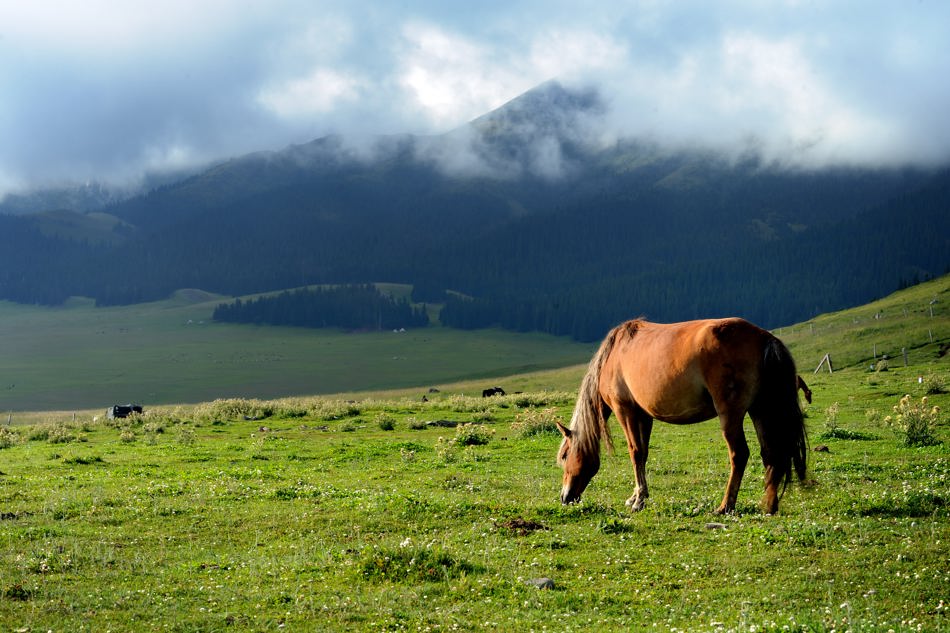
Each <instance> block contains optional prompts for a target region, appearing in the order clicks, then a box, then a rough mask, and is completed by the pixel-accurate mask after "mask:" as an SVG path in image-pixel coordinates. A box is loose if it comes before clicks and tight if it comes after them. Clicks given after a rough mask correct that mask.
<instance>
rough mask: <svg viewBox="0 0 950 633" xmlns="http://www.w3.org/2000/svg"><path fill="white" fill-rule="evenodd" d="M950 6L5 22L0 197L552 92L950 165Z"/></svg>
mask: <svg viewBox="0 0 950 633" xmlns="http://www.w3.org/2000/svg"><path fill="white" fill-rule="evenodd" d="M948 42H950V4H948V3H945V2H943V1H942V0H921V1H919V2H914V3H899V2H894V3H878V2H871V3H868V2H836V3H818V4H811V3H799V2H791V1H789V2H772V3H764V2H751V1H741V0H734V1H731V2H717V3H706V2H699V1H696V2H689V1H686V2H682V1H678V2H666V1H663V0H642V1H628V2H620V3H604V2H567V1H564V2H551V1H550V0H544V1H542V0H510V1H506V2H501V1H495V0H489V1H486V2H482V3H469V4H468V5H459V4H457V3H445V2H441V1H436V0H432V1H423V0H410V1H409V2H406V3H377V2H368V1H362V0H347V1H345V2H344V1H342V0H324V1H321V2H309V1H304V0H279V1H276V2H269V3H260V2H254V1H253V0H232V1H225V0H209V1H207V2H190V1H169V2H162V3H154V2H144V1H136V0H133V1H129V2H122V3H117V2H109V1H107V0H93V1H91V2H84V3H73V2H66V1H65V0H62V1H54V0H34V1H32V2H28V3H27V2H17V3H3V5H0V95H2V98H0V195H2V194H3V193H4V192H6V191H11V190H15V189H21V188H26V187H30V186H42V185H47V184H53V183H57V182H61V181H85V180H91V179H92V180H100V181H106V182H123V181H124V182H129V181H134V180H135V179H136V178H138V177H140V176H141V174H142V173H144V172H145V171H147V170H155V169H167V168H177V167H181V166H186V165H188V164H197V163H201V162H204V161H209V160H214V159H220V158H225V157H228V156H233V155H236V154H241V153H245V152H250V151H254V150H259V149H276V148H280V147H282V146H284V145H287V144H289V143H301V142H305V141H307V140H310V139H312V138H315V137H318V136H321V135H324V134H327V133H341V134H347V133H354V134H361V135H367V134H394V133H402V132H410V133H422V134H435V133H441V132H445V131H448V130H450V129H453V128H456V127H458V126H460V125H462V124H464V123H466V122H467V121H470V120H472V119H474V118H476V117H477V116H479V115H481V114H484V113H485V112H487V111H489V110H491V109H494V108H496V107H498V106H500V105H501V104H503V103H505V102H506V101H508V100H510V99H512V98H514V97H516V96H517V95H518V94H520V93H522V92H524V91H526V90H528V89H530V88H531V87H533V86H535V85H537V84H539V83H541V82H543V81H545V80H547V79H551V78H561V79H563V80H565V81H568V82H573V81H576V82H581V83H584V84H586V85H594V86H596V87H597V88H598V90H600V92H601V94H602V95H603V96H604V98H605V100H606V102H607V103H608V106H609V110H608V112H607V114H606V120H605V124H606V126H607V127H606V128H605V132H606V133H607V134H608V135H611V136H613V137H622V136H645V137H649V138H652V139H654V140H658V141H661V142H666V143H674V144H678V145H687V144H695V143H701V144H705V145H711V146H713V147H718V148H723V149H732V150H733V151H745V150H749V149H755V150H757V151H760V152H762V153H763V154H764V155H765V156H766V157H767V158H769V159H773V160H777V161H780V162H786V163H789V164H829V163H848V164H892V165H895V164H902V163H908V162H913V163H925V164H927V163H934V162H938V161H946V160H948V159H950V126H948V125H947V124H946V112H948V111H950V83H948V82H947V81H946V77H948V76H950V54H948V53H950V50H948V48H950V44H948Z"/></svg>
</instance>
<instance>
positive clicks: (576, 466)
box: [557, 422, 600, 504]
mask: <svg viewBox="0 0 950 633" xmlns="http://www.w3.org/2000/svg"><path fill="white" fill-rule="evenodd" d="M557 428H558V429H559V430H560V431H561V435H563V436H564V440H563V441H561V447H560V448H559V449H558V451H557V463H558V466H560V467H561V468H563V469H564V480H563V482H562V483H561V503H563V504H568V503H575V502H577V501H580V499H581V493H583V492H584V490H585V489H586V488H587V484H589V483H590V480H591V479H593V477H594V475H596V474H597V471H598V470H600V454H599V453H598V452H597V451H584V450H582V447H581V446H580V443H579V442H576V441H574V440H575V439H576V438H575V437H574V432H573V431H571V429H569V428H567V427H566V426H564V425H563V424H561V423H560V422H558V423H557Z"/></svg>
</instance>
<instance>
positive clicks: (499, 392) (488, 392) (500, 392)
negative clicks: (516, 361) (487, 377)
mask: <svg viewBox="0 0 950 633" xmlns="http://www.w3.org/2000/svg"><path fill="white" fill-rule="evenodd" d="M504 395H505V390H504V389H502V388H501V387H492V388H491V389H485V390H484V391H482V398H488V397H491V396H504Z"/></svg>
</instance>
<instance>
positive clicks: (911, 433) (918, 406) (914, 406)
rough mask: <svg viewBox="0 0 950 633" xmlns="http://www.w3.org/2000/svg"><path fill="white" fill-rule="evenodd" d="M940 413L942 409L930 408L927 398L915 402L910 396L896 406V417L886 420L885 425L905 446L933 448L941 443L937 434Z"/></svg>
mask: <svg viewBox="0 0 950 633" xmlns="http://www.w3.org/2000/svg"><path fill="white" fill-rule="evenodd" d="M940 413H941V411H940V407H932V406H930V404H929V403H928V402H927V396H924V397H923V398H921V399H920V401H919V402H915V401H914V400H913V399H912V398H911V397H910V394H908V395H905V396H904V397H903V398H901V400H900V402H899V403H898V404H896V405H894V415H889V416H887V417H886V418H884V424H885V425H886V426H888V427H889V428H890V429H891V430H892V431H894V433H896V434H897V436H898V438H900V439H901V441H902V442H903V443H904V445H905V446H933V445H935V444H939V443H940V440H939V439H937V436H936V434H935V431H936V428H937V423H938V422H939V421H940Z"/></svg>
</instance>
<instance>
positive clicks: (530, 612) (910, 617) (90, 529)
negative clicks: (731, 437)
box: [0, 278, 950, 632]
mask: <svg viewBox="0 0 950 633" xmlns="http://www.w3.org/2000/svg"><path fill="white" fill-rule="evenodd" d="M948 285H950V283H948V280H947V279H946V278H944V279H942V280H938V281H936V282H931V283H929V284H922V285H921V286H917V287H914V288H911V289H908V290H906V291H903V292H901V293H898V294H896V295H894V296H892V297H890V298H888V299H887V300H884V301H882V302H879V303H878V304H873V305H871V306H865V307H862V308H858V309H855V310H852V311H844V312H841V313H836V314H832V315H825V316H823V317H820V318H818V319H815V320H814V321H812V322H809V323H805V324H800V325H796V326H794V327H789V328H783V330H782V331H781V332H780V335H781V336H782V338H783V339H785V340H786V341H787V342H789V344H790V347H791V348H792V351H793V353H794V354H795V355H796V358H797V359H798V362H799V368H800V370H801V373H802V375H803V376H804V377H805V378H806V380H807V381H808V382H809V384H810V386H811V387H812V389H813V391H814V401H813V403H812V404H811V405H806V406H805V410H806V413H807V422H808V425H809V436H810V443H811V446H812V448H813V449H820V450H813V451H811V452H810V453H809V460H810V461H809V477H808V481H807V483H806V484H805V485H799V484H795V485H793V486H791V487H790V488H789V490H788V491H787V493H786V495H785V496H784V498H783V500H782V504H781V507H780V510H779V513H778V514H777V515H775V516H764V515H762V514H761V512H760V510H759V506H758V503H759V499H760V495H761V492H762V475H763V473H762V466H761V464H760V463H758V462H757V461H755V460H754V459H753V460H751V461H750V468H749V469H748V471H747V473H746V477H745V479H744V481H743V485H742V489H741V492H740V496H739V504H738V509H737V512H736V513H735V514H732V515H729V516H725V517H722V516H716V515H713V514H712V513H713V510H714V509H715V508H716V506H717V505H718V503H719V501H720V499H721V496H722V491H723V487H724V486H725V482H726V478H727V474H728V472H727V471H728V458H727V455H726V449H725V445H724V443H723V441H722V439H721V437H720V435H719V431H718V426H717V424H716V423H715V422H707V423H703V424H699V425H693V426H687V427H677V426H673V425H666V424H661V423H658V424H657V425H656V427H655V429H654V432H653V441H652V443H651V454H650V462H649V464H648V475H649V477H650V487H651V497H650V499H649V501H648V502H647V506H646V508H645V509H644V510H643V511H642V512H640V513H637V514H630V513H629V512H628V511H626V509H625V507H624V500H625V499H626V498H627V497H628V496H629V495H630V494H631V492H632V488H633V473H632V469H631V467H630V464H629V461H628V459H627V456H626V450H625V449H624V447H623V445H622V439H621V434H620V433H619V432H618V431H617V427H616V425H614V429H615V433H614V435H615V440H616V441H617V443H618V447H617V450H616V451H615V452H614V453H612V454H606V453H605V454H604V462H603V465H602V467H601V471H600V473H599V474H598V475H597V476H596V477H595V478H594V480H593V482H592V484H591V486H590V487H589V488H588V490H587V492H586V494H585V496H584V500H583V501H582V502H581V503H580V504H577V505H573V506H567V507H565V506H561V504H560V503H559V501H558V493H559V489H560V470H559V469H558V468H557V466H556V465H555V461H554V457H555V451H556V448H557V446H558V444H559V441H560V436H559V435H558V434H557V433H556V431H552V428H553V421H554V420H555V419H558V420H561V421H564V422H566V421H567V420H568V418H569V415H570V410H571V408H572V406H573V400H574V396H575V393H576V389H577V384H578V381H579V379H580V375H581V372H582V368H581V367H578V366H576V365H574V366H571V367H568V368H566V369H561V370H557V371H550V372H534V373H527V374H523V375H519V376H517V377H509V378H506V379H505V381H504V382H503V383H502V384H503V385H504V386H505V387H506V389H508V391H509V395H507V396H503V397H495V398H481V397H477V396H475V395H474V394H476V393H477V391H480V387H481V386H484V385H486V384H492V383H493V382H495V381H493V380H491V379H485V380H472V381H469V382H464V383H457V384H444V383H439V385H438V386H439V391H438V392H431V393H429V392H428V390H427V389H426V388H422V387H419V386H418V385H417V386H416V388H413V389H408V390H402V391H386V392H373V393H361V394H344V395H335V396H322V397H318V396H313V397H292V398H279V399H219V400H215V401H209V402H204V403H200V404H187V405H184V404H183V405H168V406H155V407H151V408H149V409H148V410H147V412H146V414H145V415H142V416H137V417H135V418H131V419H127V420H111V421H110V420H104V419H101V417H100V418H99V419H93V413H92V412H82V411H81V412H79V413H77V414H73V413H69V412H67V413H33V414H30V415H29V416H26V415H24V416H17V415H15V416H14V417H13V423H12V424H10V425H0V473H2V474H0V630H12V631H47V630H52V631H82V630H90V631H92V630H95V631H104V630H112V631H150V630H162V631H269V630H273V631H281V630H292V631H300V630H303V631H309V630H313V631H324V630H340V631H349V630H360V631H364V630H365V631H403V630H405V631H454V630H465V631H468V630H473V631H474V630H479V631H482V630H489V631H490V630H497V631H544V630H547V631H590V630H597V631H639V630H656V631H749V632H751V631H831V630H835V631H889V630H893V631H946V630H950V614H948V611H950V420H948V417H947V414H946V411H947V410H948V408H950V394H948V393H947V392H948V391H950V371H948V368H950V365H948V363H950V361H948V358H947V356H946V355H944V356H940V350H941V348H944V349H945V348H946V346H947V344H948V342H950V329H948V325H950V317H948V315H950V296H948V291H950V289H948ZM934 298H936V299H937V302H936V303H935V304H931V303H930V301H932V300H933V299H934ZM931 307H933V316H931V315H930V309H931ZM905 311H906V312H905ZM875 316H877V317H878V318H875ZM486 335H487V334H486ZM931 337H932V338H933V342H931V341H930V339H931ZM873 346H877V350H876V351H877V353H878V356H881V355H883V354H885V353H886V354H887V355H888V356H889V359H888V362H887V364H886V366H885V364H879V362H880V359H878V361H877V362H875V361H874V359H873V352H874V351H875V350H874V348H873ZM901 348H907V349H908V351H909V355H908V366H907V367H905V366H904V363H903V357H902V355H901V353H900V349H901ZM865 351H866V353H865ZM171 352H172V350H169V353H171ZM588 353H589V351H588ZM824 354H831V356H832V358H833V359H834V362H835V368H836V371H835V373H833V374H829V373H827V372H825V371H822V372H820V373H817V374H816V373H813V369H814V368H815V367H816V366H817V365H818V363H819V361H820V360H821V358H822V357H823V356H824ZM871 364H874V365H875V367H874V370H873V371H872V370H871V368H870V365H871ZM430 382H431V381H430ZM420 384H426V383H420ZM426 387H428V384H426ZM514 391H522V392H523V393H517V394H516V393H511V392H514ZM423 394H425V395H426V401H423V399H422V395H423ZM905 394H907V395H909V396H910V397H909V398H907V399H904V396H905ZM925 397H926V398H927V401H926V402H922V401H921V399H922V398H925ZM902 400H903V401H902ZM934 406H937V407H939V408H940V410H939V411H936V412H935V411H934V410H933V407H934ZM895 407H898V408H899V411H895V410H894V408H895ZM898 412H900V413H901V416H902V417H901V418H900V419H898V418H897V415H898ZM914 421H916V422H920V424H918V425H917V426H913V425H909V424H910V423H911V422H914ZM747 430H748V433H747V434H748V436H749V440H750V443H751V446H752V447H753V455H755V454H756V453H757V451H756V449H755V448H754V447H755V439H754V433H753V432H752V431H751V425H747ZM542 579H549V580H550V583H552V584H547V582H545V581H543V580H542ZM538 585H542V586H538Z"/></svg>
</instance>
